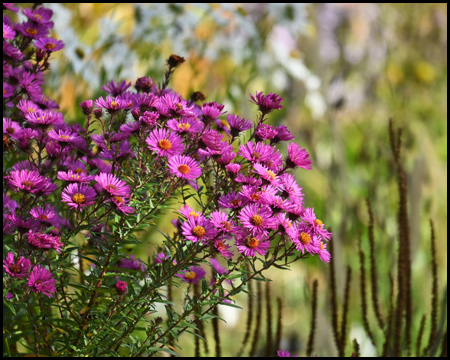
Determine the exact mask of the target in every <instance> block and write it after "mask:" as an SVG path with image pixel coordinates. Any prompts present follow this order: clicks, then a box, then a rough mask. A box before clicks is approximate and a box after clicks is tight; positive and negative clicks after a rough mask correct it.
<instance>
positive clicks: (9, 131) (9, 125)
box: [3, 118, 22, 140]
mask: <svg viewBox="0 0 450 360" xmlns="http://www.w3.org/2000/svg"><path fill="white" fill-rule="evenodd" d="M21 131H22V127H21V126H20V125H19V124H18V123H16V122H15V121H12V120H11V119H10V118H3V134H6V135H8V136H11V137H12V138H13V139H16V140H17V138H18V135H19V134H20V132H21Z"/></svg>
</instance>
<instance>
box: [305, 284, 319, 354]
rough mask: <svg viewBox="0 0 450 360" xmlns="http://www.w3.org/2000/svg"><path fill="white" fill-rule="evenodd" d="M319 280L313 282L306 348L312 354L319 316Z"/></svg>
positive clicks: (307, 352)
mask: <svg viewBox="0 0 450 360" xmlns="http://www.w3.org/2000/svg"><path fill="white" fill-rule="evenodd" d="M317 286H318V282H317V280H314V282H313V291H312V301H311V303H312V309H311V330H310V333H309V338H308V346H307V348H306V355H307V356H311V354H312V352H313V346H314V334H315V331H316V316H317Z"/></svg>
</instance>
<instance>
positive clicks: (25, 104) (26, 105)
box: [17, 99, 40, 115]
mask: <svg viewBox="0 0 450 360" xmlns="http://www.w3.org/2000/svg"><path fill="white" fill-rule="evenodd" d="M17 108H18V109H19V110H20V111H22V112H23V113H24V115H27V114H29V113H33V112H36V111H38V110H39V109H40V108H39V106H37V105H36V104H35V103H34V102H32V101H29V100H25V99H22V100H20V101H19V104H18V105H17Z"/></svg>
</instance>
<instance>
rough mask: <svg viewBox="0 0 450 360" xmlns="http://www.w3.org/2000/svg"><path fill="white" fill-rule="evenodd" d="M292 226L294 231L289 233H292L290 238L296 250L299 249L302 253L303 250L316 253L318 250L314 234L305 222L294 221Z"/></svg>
mask: <svg viewBox="0 0 450 360" xmlns="http://www.w3.org/2000/svg"><path fill="white" fill-rule="evenodd" d="M293 226H294V231H293V232H292V233H291V234H289V235H293V237H292V236H291V239H292V242H293V243H294V244H295V247H296V248H297V250H298V251H300V250H301V251H302V253H303V254H304V253H305V251H307V252H309V253H310V254H316V253H317V252H318V250H319V246H318V240H317V237H316V235H314V233H313V232H311V231H310V230H309V228H308V226H307V225H306V224H305V223H301V224H299V223H296V224H294V225H293Z"/></svg>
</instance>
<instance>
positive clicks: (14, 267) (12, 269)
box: [9, 264, 20, 274]
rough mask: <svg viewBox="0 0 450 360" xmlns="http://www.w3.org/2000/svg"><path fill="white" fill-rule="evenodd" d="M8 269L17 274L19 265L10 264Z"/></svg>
mask: <svg viewBox="0 0 450 360" xmlns="http://www.w3.org/2000/svg"><path fill="white" fill-rule="evenodd" d="M9 269H10V270H11V271H12V272H13V273H14V274H18V273H20V266H19V265H17V264H14V265H11V266H10V267H9Z"/></svg>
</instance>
